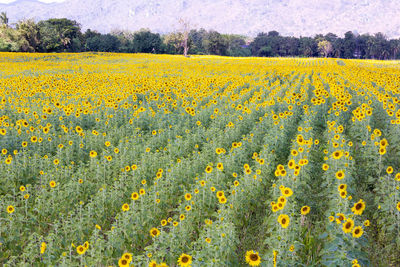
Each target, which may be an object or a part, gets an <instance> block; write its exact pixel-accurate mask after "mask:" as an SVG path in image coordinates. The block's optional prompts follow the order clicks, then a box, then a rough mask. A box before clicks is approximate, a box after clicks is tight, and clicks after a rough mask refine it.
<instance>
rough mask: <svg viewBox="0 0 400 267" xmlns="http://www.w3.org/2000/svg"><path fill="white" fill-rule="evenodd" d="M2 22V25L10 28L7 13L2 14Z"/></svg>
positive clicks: (0, 20)
mask: <svg viewBox="0 0 400 267" xmlns="http://www.w3.org/2000/svg"><path fill="white" fill-rule="evenodd" d="M0 22H1V24H2V25H6V26H8V17H7V14H6V12H1V14H0Z"/></svg>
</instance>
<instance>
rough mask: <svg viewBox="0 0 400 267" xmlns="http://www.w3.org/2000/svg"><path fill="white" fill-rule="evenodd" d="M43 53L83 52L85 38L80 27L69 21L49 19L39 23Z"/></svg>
mask: <svg viewBox="0 0 400 267" xmlns="http://www.w3.org/2000/svg"><path fill="white" fill-rule="evenodd" d="M38 27H39V34H40V38H41V47H40V48H41V51H44V52H63V51H64V52H77V51H81V48H82V47H81V46H82V43H83V36H82V33H81V31H80V25H79V24H78V23H77V22H76V21H73V20H69V19H65V18H62V19H48V20H45V21H40V22H39V23H38Z"/></svg>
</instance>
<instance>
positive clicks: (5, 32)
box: [0, 24, 19, 52]
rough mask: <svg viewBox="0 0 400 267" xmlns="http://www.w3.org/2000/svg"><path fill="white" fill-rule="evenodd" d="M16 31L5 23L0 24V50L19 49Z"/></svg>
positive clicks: (11, 50)
mask: <svg viewBox="0 0 400 267" xmlns="http://www.w3.org/2000/svg"><path fill="white" fill-rule="evenodd" d="M18 40H19V38H18V32H17V31H16V30H15V29H13V28H10V27H8V26H7V25H5V24H2V25H1V26H0V51H3V52H16V51H19V44H18Z"/></svg>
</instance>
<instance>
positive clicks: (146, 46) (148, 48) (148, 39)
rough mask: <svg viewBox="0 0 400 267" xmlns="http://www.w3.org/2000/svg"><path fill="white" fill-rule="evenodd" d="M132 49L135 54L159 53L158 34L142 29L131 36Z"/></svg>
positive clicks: (159, 38) (159, 39) (160, 45)
mask: <svg viewBox="0 0 400 267" xmlns="http://www.w3.org/2000/svg"><path fill="white" fill-rule="evenodd" d="M132 42H133V47H134V50H135V52H137V53H161V52H162V40H161V37H160V34H158V33H152V32H150V30H147V29H142V30H140V31H138V32H135V33H134V34H133V41H132Z"/></svg>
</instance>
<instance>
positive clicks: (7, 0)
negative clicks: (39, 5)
mask: <svg viewBox="0 0 400 267" xmlns="http://www.w3.org/2000/svg"><path fill="white" fill-rule="evenodd" d="M15 1H16V0H0V3H1V4H9V3H12V2H15ZM38 1H40V2H43V3H55V2H64V1H65V0H38Z"/></svg>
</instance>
